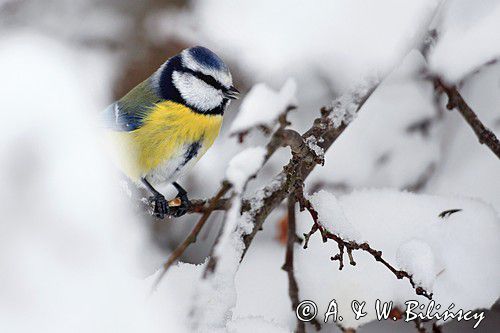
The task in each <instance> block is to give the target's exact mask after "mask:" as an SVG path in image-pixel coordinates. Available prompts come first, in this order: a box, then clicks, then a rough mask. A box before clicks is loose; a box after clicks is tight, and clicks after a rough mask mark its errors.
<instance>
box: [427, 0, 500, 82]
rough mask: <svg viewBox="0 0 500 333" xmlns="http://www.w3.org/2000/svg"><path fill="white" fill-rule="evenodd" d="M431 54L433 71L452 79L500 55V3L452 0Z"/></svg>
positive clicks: (457, 78)
mask: <svg viewBox="0 0 500 333" xmlns="http://www.w3.org/2000/svg"><path fill="white" fill-rule="evenodd" d="M448 7H449V8H448V10H447V11H446V12H445V14H444V18H443V23H442V26H441V27H440V29H439V33H440V35H439V36H438V42H437V44H436V46H435V48H434V50H433V52H432V53H431V55H430V59H429V64H430V68H431V70H432V71H434V72H435V73H437V74H439V75H441V76H443V77H444V78H445V79H446V80H448V81H450V82H451V83H456V82H457V81H460V80H461V79H462V78H463V77H464V76H465V75H467V74H470V73H471V72H473V71H474V70H476V69H477V68H479V67H480V66H482V65H484V64H485V63H487V62H488V61H490V60H493V59H496V58H498V57H500V39H499V38H498V31H499V30H500V3H498V1H490V0H488V1H480V2H478V3H470V2H468V1H464V0H461V1H453V2H449V4H448Z"/></svg>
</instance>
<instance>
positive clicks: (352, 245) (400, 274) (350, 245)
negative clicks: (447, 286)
mask: <svg viewBox="0 0 500 333" xmlns="http://www.w3.org/2000/svg"><path fill="white" fill-rule="evenodd" d="M299 200H300V201H302V205H303V206H304V207H305V209H307V211H308V212H309V214H310V215H311V217H312V219H313V222H314V224H313V226H312V228H311V231H310V232H309V233H307V234H304V236H305V239H306V242H305V244H304V248H307V245H308V242H309V238H310V237H311V235H313V234H314V233H315V232H316V231H317V230H319V231H320V233H321V236H322V238H323V241H324V242H326V240H327V239H331V240H333V241H335V242H336V243H337V245H338V247H339V254H336V255H335V256H333V257H332V258H331V259H332V260H337V261H339V270H342V268H343V267H344V262H343V257H344V248H345V249H346V251H347V254H348V257H349V263H350V264H351V265H352V266H355V265H356V262H355V261H354V259H353V256H352V251H354V250H362V251H365V252H367V253H369V254H370V255H371V256H372V257H373V258H374V259H375V260H376V261H378V262H380V263H381V264H382V265H384V266H385V267H386V268H388V269H389V270H390V271H391V272H392V273H393V274H394V275H395V276H396V277H397V278H398V279H403V278H406V279H408V281H409V282H410V284H411V286H412V287H413V289H415V292H416V294H417V295H422V296H424V297H426V298H428V299H432V293H429V292H427V290H425V289H424V288H422V287H421V286H418V285H417V284H416V283H415V281H414V280H413V277H412V275H411V274H410V273H408V272H406V271H403V270H398V269H396V268H395V267H394V266H392V265H391V264H390V263H389V262H387V261H386V260H385V259H384V258H383V257H382V251H379V250H375V249H374V248H372V247H371V246H370V245H369V244H368V243H366V242H365V243H361V244H359V243H356V242H354V241H346V240H343V239H342V238H341V237H339V236H338V235H335V234H333V233H331V232H330V231H328V230H326V228H325V227H324V226H323V225H322V224H321V223H320V222H319V216H318V212H317V211H316V210H315V209H314V207H313V205H312V203H311V202H310V201H309V200H307V199H306V198H304V197H302V198H299Z"/></svg>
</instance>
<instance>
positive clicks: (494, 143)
mask: <svg viewBox="0 0 500 333" xmlns="http://www.w3.org/2000/svg"><path fill="white" fill-rule="evenodd" d="M438 37H439V36H438V33H437V31H436V30H431V31H429V32H428V34H427V37H426V42H424V44H423V46H422V47H421V48H420V52H421V53H422V55H423V56H424V58H425V60H426V61H428V56H429V53H430V50H431V49H432V47H433V46H434V44H436V41H437V39H438ZM496 62H497V59H492V60H491V61H488V62H487V63H485V64H484V65H481V66H479V67H478V70H479V69H480V68H483V67H485V66H489V65H492V64H495V63H496ZM430 79H431V80H432V82H433V83H434V89H435V90H436V92H438V93H445V94H446V95H447V97H448V103H447V104H446V108H447V109H448V110H452V109H457V110H458V112H460V114H461V115H462V117H463V118H464V119H465V121H466V122H467V123H468V124H469V126H470V127H471V128H472V130H473V131H474V133H475V134H476V136H477V138H478V139H479V143H481V144H486V146H488V148H489V149H490V150H491V151H492V152H493V153H494V154H495V155H496V156H497V157H498V158H500V141H499V140H498V138H497V137H496V136H495V134H494V133H493V132H492V131H491V130H490V129H488V128H487V127H486V126H484V124H483V123H482V122H481V120H480V119H479V118H478V116H477V114H476V113H475V112H474V110H472V109H471V107H470V106H469V105H468V104H467V102H466V101H465V100H464V99H463V97H462V95H461V94H460V92H459V91H458V89H457V86H455V85H453V86H450V85H448V84H446V83H445V82H444V81H443V80H442V79H441V78H440V77H438V76H430ZM462 82H463V80H462Z"/></svg>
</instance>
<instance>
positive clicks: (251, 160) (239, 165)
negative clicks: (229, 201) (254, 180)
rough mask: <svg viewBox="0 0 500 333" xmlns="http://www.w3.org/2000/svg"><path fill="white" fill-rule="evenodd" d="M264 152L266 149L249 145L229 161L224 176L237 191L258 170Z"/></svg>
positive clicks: (239, 191)
mask: <svg viewBox="0 0 500 333" xmlns="http://www.w3.org/2000/svg"><path fill="white" fill-rule="evenodd" d="M266 153H267V150H266V149H265V148H263V147H250V148H246V149H245V150H243V151H241V152H240V153H238V154H236V155H235V156H234V157H233V158H232V159H231V161H229V165H228V168H227V170H226V178H227V180H228V181H229V182H230V183H231V184H233V186H234V187H235V189H236V191H237V192H238V193H241V191H242V190H243V188H244V186H245V184H246V182H247V181H248V179H249V178H250V177H252V176H253V175H255V174H256V173H257V171H259V169H260V167H261V166H262V164H263V163H264V157H265V156H266Z"/></svg>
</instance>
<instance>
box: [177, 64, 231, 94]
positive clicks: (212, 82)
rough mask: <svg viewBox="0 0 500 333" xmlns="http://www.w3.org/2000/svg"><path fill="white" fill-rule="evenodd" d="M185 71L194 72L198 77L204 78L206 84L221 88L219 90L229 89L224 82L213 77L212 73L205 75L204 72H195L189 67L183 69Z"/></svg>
mask: <svg viewBox="0 0 500 333" xmlns="http://www.w3.org/2000/svg"><path fill="white" fill-rule="evenodd" d="M183 70H184V72H185V73H189V74H192V75H193V76H195V77H197V78H198V79H200V80H202V81H203V82H205V83H206V84H208V85H210V86H212V87H214V88H216V89H219V90H222V91H224V92H226V91H227V88H226V87H224V86H223V85H222V84H220V83H219V82H217V81H216V80H215V79H214V78H213V77H211V76H210V75H205V74H203V73H200V72H195V71H193V70H191V69H189V68H184V69H183Z"/></svg>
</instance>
